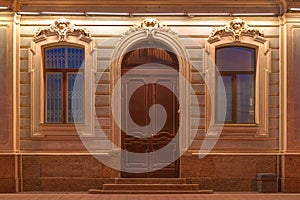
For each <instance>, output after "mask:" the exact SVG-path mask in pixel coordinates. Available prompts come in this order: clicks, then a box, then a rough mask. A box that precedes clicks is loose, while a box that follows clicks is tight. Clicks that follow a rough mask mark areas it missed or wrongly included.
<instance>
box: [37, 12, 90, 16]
mask: <svg viewBox="0 0 300 200" xmlns="http://www.w3.org/2000/svg"><path fill="white" fill-rule="evenodd" d="M41 14H42V15H85V13H83V12H41Z"/></svg>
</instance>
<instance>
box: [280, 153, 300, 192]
mask: <svg viewBox="0 0 300 200" xmlns="http://www.w3.org/2000/svg"><path fill="white" fill-rule="evenodd" d="M283 192H288V193H294V192H300V156H299V155H286V156H285V157H284V180H283Z"/></svg>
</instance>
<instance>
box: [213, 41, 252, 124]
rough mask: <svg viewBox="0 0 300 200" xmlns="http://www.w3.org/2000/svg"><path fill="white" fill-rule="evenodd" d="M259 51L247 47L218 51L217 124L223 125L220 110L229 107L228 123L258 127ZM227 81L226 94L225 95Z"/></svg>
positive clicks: (226, 48) (234, 47)
mask: <svg viewBox="0 0 300 200" xmlns="http://www.w3.org/2000/svg"><path fill="white" fill-rule="evenodd" d="M255 63H256V56H255V49H252V48H247V47H237V46H233V47H222V48H219V49H217V50H216V65H217V68H218V70H219V77H217V78H216V81H217V84H216V86H217V87H216V101H217V102H216V121H217V122H222V120H223V119H221V113H219V110H220V108H221V107H220V106H224V104H223V103H222V102H223V101H222V100H223V99H224V98H226V101H227V105H226V106H227V107H226V115H225V123H232V124H253V123H255V113H254V111H255ZM221 80H222V81H223V84H224V87H225V93H224V92H223V91H221V88H222V87H220V84H221V82H220V81H221Z"/></svg>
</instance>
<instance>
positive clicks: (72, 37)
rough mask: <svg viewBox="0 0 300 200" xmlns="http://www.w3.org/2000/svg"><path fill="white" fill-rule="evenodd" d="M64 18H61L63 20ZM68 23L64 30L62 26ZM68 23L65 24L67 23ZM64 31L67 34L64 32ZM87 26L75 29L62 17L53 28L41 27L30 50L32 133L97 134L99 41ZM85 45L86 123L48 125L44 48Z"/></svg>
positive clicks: (35, 134) (57, 134) (37, 135)
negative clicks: (97, 50) (95, 102)
mask: <svg viewBox="0 0 300 200" xmlns="http://www.w3.org/2000/svg"><path fill="white" fill-rule="evenodd" d="M60 20H61V21H60ZM63 23H68V24H67V26H66V27H65V32H64V33H61V32H60V29H59V25H60V24H63ZM63 25H64V24H63ZM55 28H57V29H58V30H55ZM63 34H64V35H63ZM87 34H88V32H87V31H86V30H84V29H74V26H73V25H72V24H71V23H70V21H69V20H67V19H65V18H61V19H59V20H57V21H55V23H54V24H53V25H51V26H50V27H49V28H46V29H41V30H38V31H37V33H36V35H35V39H34V40H33V41H32V42H31V48H30V49H29V50H28V56H29V63H28V65H29V73H30V75H31V83H30V84H31V136H32V137H44V136H48V135H52V136H60V135H67V136H70V135H73V136H75V135H80V136H92V135H93V134H94V106H93V105H94V98H93V97H94V71H95V67H96V53H95V43H94V41H92V40H91V38H90V36H88V35H87ZM62 45H63V46H81V47H82V48H83V49H84V58H85V60H84V66H85V67H84V95H83V96H84V99H83V101H84V106H83V109H84V122H83V123H82V124H76V125H75V124H45V97H44V94H45V91H44V90H45V88H44V83H45V80H44V63H43V60H44V58H43V55H44V53H43V51H44V49H45V48H46V47H49V46H52V47H55V46H62Z"/></svg>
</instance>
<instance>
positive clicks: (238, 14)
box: [231, 13, 277, 16]
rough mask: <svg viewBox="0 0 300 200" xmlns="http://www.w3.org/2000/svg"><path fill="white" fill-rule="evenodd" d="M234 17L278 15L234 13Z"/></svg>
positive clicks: (272, 14)
mask: <svg viewBox="0 0 300 200" xmlns="http://www.w3.org/2000/svg"><path fill="white" fill-rule="evenodd" d="M231 15H232V16H276V15H277V14H276V13H232V14H231Z"/></svg>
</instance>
